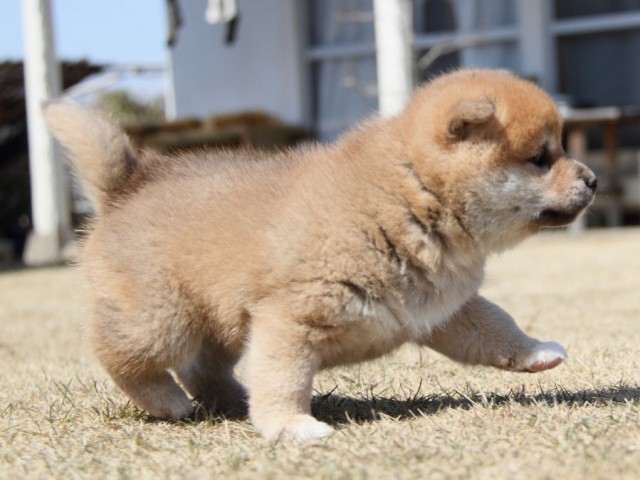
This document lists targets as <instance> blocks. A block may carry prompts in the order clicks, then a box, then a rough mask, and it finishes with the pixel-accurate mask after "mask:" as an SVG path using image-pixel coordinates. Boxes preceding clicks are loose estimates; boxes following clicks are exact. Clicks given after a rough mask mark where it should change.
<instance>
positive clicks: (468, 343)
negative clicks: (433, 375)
mask: <svg viewBox="0 0 640 480" xmlns="http://www.w3.org/2000/svg"><path fill="white" fill-rule="evenodd" d="M423 343H424V344H425V345H427V346H429V347H431V348H433V349H434V350H437V351H438V352H440V353H443V354H444V355H446V356H448V357H450V358H452V359H453V360H457V361H459V362H464V363H471V364H480V365H490V366H494V367H497V368H503V369H505V370H513V371H522V372H539V371H542V370H548V369H550V368H553V367H556V366H557V365H559V364H560V363H561V362H562V361H563V360H564V359H565V358H566V352H565V350H564V348H562V346H560V345H559V344H557V343H555V342H540V341H538V340H536V339H534V338H531V337H529V336H527V335H526V334H525V333H524V332H523V331H522V330H520V328H518V326H517V325H516V323H515V322H514V320H513V318H511V316H510V315H509V314H508V313H507V312H505V311H504V310H502V309H501V308H500V307H498V306H497V305H495V304H493V303H491V302H489V301H488V300H486V299H484V298H483V297H481V296H479V295H476V296H474V297H472V298H471V299H470V300H469V301H468V302H467V303H466V304H464V305H463V306H462V308H461V309H460V310H459V311H458V312H457V313H456V314H455V315H454V316H453V317H452V318H451V319H449V320H448V321H447V322H446V323H444V324H443V325H442V326H440V327H437V328H435V329H434V330H433V331H432V332H431V335H430V336H429V337H428V338H425V339H424V341H423Z"/></svg>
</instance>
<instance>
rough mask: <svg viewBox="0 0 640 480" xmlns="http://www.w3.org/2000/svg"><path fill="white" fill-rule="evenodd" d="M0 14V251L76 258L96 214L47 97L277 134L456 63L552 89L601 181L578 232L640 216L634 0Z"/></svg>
mask: <svg viewBox="0 0 640 480" xmlns="http://www.w3.org/2000/svg"><path fill="white" fill-rule="evenodd" d="M0 22H1V26H2V28H0V263H10V262H16V261H22V260H24V261H26V262H27V263H29V264H34V265H37V264H46V263H55V262H58V261H60V260H63V259H64V258H66V257H68V256H71V255H72V254H73V253H72V252H69V251H66V250H65V248H67V247H68V245H69V244H71V243H72V242H71V239H72V235H71V231H72V229H73V227H74V226H76V225H78V223H80V222H81V221H82V220H81V219H82V218H83V217H84V216H86V215H90V212H91V205H90V202H89V201H88V200H87V199H86V198H85V197H84V195H83V194H82V192H81V190H80V189H79V188H78V187H77V186H76V185H74V184H73V182H72V181H69V180H68V178H67V173H66V172H65V171H64V170H63V169H62V167H60V165H61V164H62V162H61V159H60V158H61V157H60V154H59V152H58V151H57V148H56V147H55V145H54V144H53V143H52V142H51V139H50V138H47V137H46V135H47V134H46V133H43V131H44V130H43V129H42V128H41V127H40V126H39V124H38V121H39V117H41V113H42V108H43V105H44V104H45V103H46V102H47V101H50V100H51V99H55V98H59V97H64V98H66V99H68V100H71V101H75V102H79V103H82V104H87V105H92V106H96V107H98V108H101V109H104V110H106V111H108V112H110V113H111V114H112V115H113V116H114V117H115V118H117V119H118V121H120V122H121V124H122V125H123V128H125V129H126V131H127V132H128V133H129V134H130V136H131V138H132V140H133V143H134V145H135V146H137V147H140V148H153V149H156V150H158V151H160V152H163V153H171V152H174V151H177V150H184V149H190V148H199V147H201V146H202V145H208V146H214V147H215V146H224V147H226V148H239V147H243V146H253V147H256V148H263V149H277V148H282V147H284V146H288V145H293V144H296V143H298V142H301V141H309V140H320V141H331V140H332V139H334V138H336V136H338V135H339V134H340V133H341V132H343V131H344V130H345V129H346V128H348V127H349V126H350V125H352V124H353V123H354V122H357V121H358V120H360V119H362V118H363V117H366V116H368V115H372V114H375V113H376V112H378V111H380V114H382V115H393V114H394V113H397V112H398V111H399V110H400V109H401V108H402V105H403V103H404V101H405V100H406V97H407V96H408V95H409V93H410V91H411V89H412V88H415V87H416V86H418V85H420V84H421V83H423V82H425V81H428V80H429V79H430V78H431V77H433V76H434V75H437V74H439V73H442V72H445V71H449V70H452V69H454V68H459V67H486V68H500V69H507V70H510V71H512V72H513V73H515V74H517V75H520V76H522V77H525V78H527V79H530V80H531V81H533V82H536V83H537V84H539V85H540V86H541V87H543V88H544V89H546V90H547V91H548V92H550V93H551V94H552V95H553V97H554V98H555V100H556V101H557V103H558V106H559V108H560V111H561V113H562V115H563V116H564V118H565V137H566V138H565V142H566V149H567V150H569V152H570V153H571V154H572V155H574V156H576V157H579V158H580V159H581V160H583V161H585V162H586V163H588V164H589V166H590V167H591V168H592V169H594V170H595V171H596V173H598V174H599V177H600V185H601V186H602V188H601V189H600V193H599V196H598V200H597V202H596V203H595V204H594V206H593V207H592V209H591V211H590V212H589V214H588V215H587V216H585V217H584V218H583V219H582V220H581V221H580V222H578V223H577V225H576V226H575V227H573V229H574V230H583V229H586V228H594V227H620V226H629V225H637V224H638V223H640V180H639V169H638V165H639V162H640V161H639V158H640V157H639V152H640V109H639V108H638V107H639V106H640V88H638V85H640V58H639V56H640V0H136V1H127V0H91V1H89V2H88V1H83V0H4V1H3V2H1V3H0ZM47 142H48V143H47ZM47 145H49V146H48V147H47Z"/></svg>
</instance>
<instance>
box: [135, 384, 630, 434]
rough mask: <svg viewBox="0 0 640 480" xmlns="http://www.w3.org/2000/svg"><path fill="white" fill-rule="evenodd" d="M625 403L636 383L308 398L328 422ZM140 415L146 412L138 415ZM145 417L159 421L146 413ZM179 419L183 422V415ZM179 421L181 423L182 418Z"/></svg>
mask: <svg viewBox="0 0 640 480" xmlns="http://www.w3.org/2000/svg"><path fill="white" fill-rule="evenodd" d="M625 403H640V386H637V385H622V384H620V385H612V386H606V387H601V388H598V389H592V390H575V391H571V390H566V389H565V388H563V387H562V386H559V385H557V386H555V387H554V388H553V389H551V390H548V391H544V390H542V389H540V391H539V392H537V393H535V394H530V393H527V392H526V391H525V390H524V387H523V388H522V389H521V390H517V391H513V390H512V391H510V392H508V393H507V394H499V393H483V392H468V393H464V392H458V391H455V392H445V393H437V394H432V395H421V394H420V392H419V391H418V392H417V393H416V394H414V395H412V396H408V397H406V398H404V399H401V398H397V397H384V396H378V395H375V394H372V395H371V396H370V397H369V398H354V397H348V396H344V395H337V394H334V393H333V391H332V392H329V393H326V394H322V395H315V396H314V397H313V399H312V401H311V410H312V414H313V416H314V417H315V418H317V419H318V420H321V421H323V422H326V423H328V424H330V425H334V426H335V425H340V424H347V423H360V424H362V423H371V422H375V421H377V420H380V419H382V418H384V417H390V418H394V419H396V420H409V419H413V418H416V417H421V416H425V415H433V414H435V413H437V412H440V411H442V410H447V409H463V410H470V409H472V408H499V407H501V406H503V405H507V404H516V405H522V406H540V405H542V406H545V405H546V406H549V407H552V406H554V405H569V406H578V407H579V406H583V405H591V406H594V405H599V406H608V405H615V404H625ZM142 415H145V414H142ZM246 419H247V408H246V405H243V406H238V409H237V410H235V411H233V412H219V411H216V410H207V409H205V408H197V409H196V412H195V413H194V414H193V415H192V416H191V417H190V418H189V419H187V420H186V423H192V422H194V423H199V422H203V421H208V422H214V423H218V422H221V421H224V420H231V421H242V420H246ZM146 420H147V421H150V422H164V420H158V419H154V418H153V417H148V416H147V418H146ZM182 422H185V421H184V420H183V421H182ZM182 422H180V423H182Z"/></svg>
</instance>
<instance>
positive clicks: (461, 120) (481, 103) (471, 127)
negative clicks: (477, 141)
mask: <svg viewBox="0 0 640 480" xmlns="http://www.w3.org/2000/svg"><path fill="white" fill-rule="evenodd" d="M495 113H496V107H495V105H494V104H493V102H492V101H491V100H490V99H488V98H486V97H483V98H477V99H473V100H463V101H461V102H460V103H458V104H456V105H455V106H454V107H453V108H452V109H451V112H450V114H449V127H448V128H449V130H448V134H449V138H450V139H451V140H453V141H461V140H466V139H468V138H469V137H471V136H472V135H473V133H474V131H475V130H476V129H477V127H478V126H481V125H483V124H486V123H487V122H489V120H491V118H493V115H494V114H495Z"/></svg>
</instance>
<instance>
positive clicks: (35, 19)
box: [22, 0, 71, 265]
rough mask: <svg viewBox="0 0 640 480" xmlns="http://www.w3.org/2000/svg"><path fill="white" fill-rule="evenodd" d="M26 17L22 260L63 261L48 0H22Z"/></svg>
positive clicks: (63, 208) (64, 208)
mask: <svg viewBox="0 0 640 480" xmlns="http://www.w3.org/2000/svg"><path fill="white" fill-rule="evenodd" d="M22 23H23V36H24V45H25V55H24V77H25V96H26V103H27V126H28V132H29V164H30V171H31V203H32V206H31V210H32V223H33V225H32V227H33V231H32V232H31V233H30V235H29V239H28V241H27V245H26V249H25V254H24V261H25V263H27V264H29V265H44V264H49V263H56V262H59V261H61V260H62V249H63V247H64V246H65V245H64V244H65V242H67V241H69V240H70V238H71V234H70V233H71V221H70V209H69V199H68V189H67V182H66V177H65V172H64V167H63V165H62V160H61V156H60V154H59V152H58V149H57V148H56V145H55V144H54V141H53V138H52V137H51V135H50V133H49V131H48V129H47V125H46V123H45V120H44V115H43V109H44V106H45V104H46V102H47V101H49V100H51V99H53V98H55V97H56V95H58V93H59V92H60V86H61V80H60V69H59V66H58V65H57V63H56V58H55V51H54V46H53V34H52V27H51V6H50V4H49V0H22Z"/></svg>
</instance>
